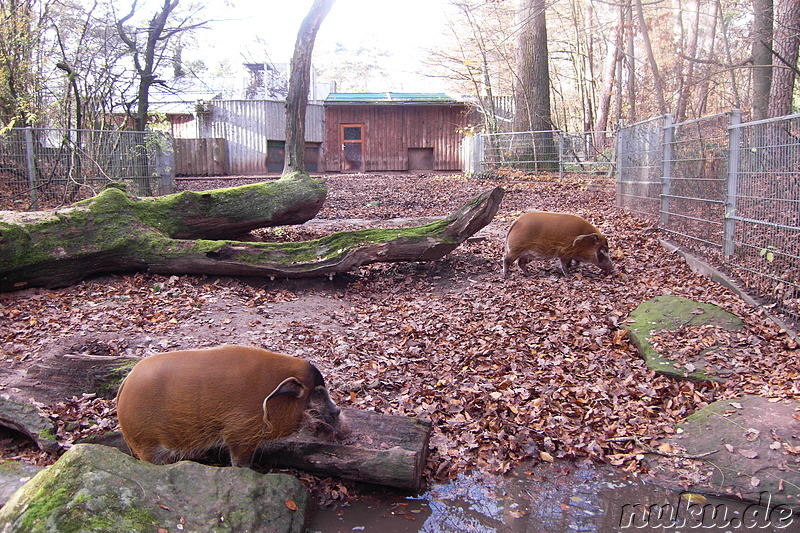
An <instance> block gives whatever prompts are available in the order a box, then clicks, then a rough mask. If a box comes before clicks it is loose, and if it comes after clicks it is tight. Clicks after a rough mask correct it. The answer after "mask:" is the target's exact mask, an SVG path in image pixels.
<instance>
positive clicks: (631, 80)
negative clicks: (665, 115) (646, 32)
mask: <svg viewBox="0 0 800 533" xmlns="http://www.w3.org/2000/svg"><path fill="white" fill-rule="evenodd" d="M632 1H633V0H627V2H626V3H625V5H624V7H623V9H624V10H625V26H626V27H627V29H628V33H627V41H626V43H625V61H626V63H625V64H626V66H627V67H628V87H627V92H628V121H629V122H631V123H634V122H636V51H635V48H634V45H633V37H634V34H633V6H632V5H631V2H632ZM621 98H622V95H621V94H620V100H619V102H617V103H618V105H619V112H620V118H622V100H621Z"/></svg>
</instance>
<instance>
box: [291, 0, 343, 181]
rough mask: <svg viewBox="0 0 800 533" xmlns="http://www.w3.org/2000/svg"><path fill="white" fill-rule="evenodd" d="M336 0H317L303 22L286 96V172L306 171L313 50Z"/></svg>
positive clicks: (293, 57)
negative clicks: (307, 116)
mask: <svg viewBox="0 0 800 533" xmlns="http://www.w3.org/2000/svg"><path fill="white" fill-rule="evenodd" d="M335 1H336V0H314V3H313V4H312V6H311V9H309V11H308V14H307V15H306V17H305V18H304V19H303V22H302V23H301V24H300V30H299V31H298V32H297V40H296V41H295V47H294V55H293V56H292V62H291V64H290V67H289V69H290V73H289V94H288V95H287V96H286V159H285V162H284V167H283V174H284V175H288V174H291V173H293V172H300V173H305V172H306V164H305V146H306V106H307V105H308V90H309V85H310V83H311V54H312V52H313V51H314V41H315V40H316V38H317V31H319V27H320V26H321V25H322V21H323V20H325V17H326V16H327V15H328V12H329V11H330V10H331V8H332V7H333V3H334V2H335Z"/></svg>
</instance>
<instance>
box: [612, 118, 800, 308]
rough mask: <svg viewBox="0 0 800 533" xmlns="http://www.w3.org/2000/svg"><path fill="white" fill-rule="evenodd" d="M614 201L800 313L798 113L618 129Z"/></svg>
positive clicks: (756, 291)
mask: <svg viewBox="0 0 800 533" xmlns="http://www.w3.org/2000/svg"><path fill="white" fill-rule="evenodd" d="M618 143H619V145H618V146H619V147H618V150H619V152H620V157H619V167H618V175H617V193H618V194H617V205H618V206H619V207H622V208H623V209H627V210H631V211H635V212H637V213H639V214H640V215H641V216H643V217H646V218H650V219H652V220H654V221H656V220H657V221H658V223H659V227H660V229H662V230H663V231H665V232H666V233H667V234H668V236H669V238H670V240H674V241H676V242H678V243H679V244H681V245H683V246H685V247H687V248H688V249H690V250H692V251H693V252H694V253H696V254H697V255H700V256H702V257H704V258H705V259H706V260H708V261H709V262H711V263H712V264H715V265H717V266H718V267H722V268H723V269H725V270H727V271H728V272H729V273H730V274H732V275H733V276H734V277H736V278H738V279H739V281H740V282H741V283H742V284H743V285H744V286H745V287H746V288H747V289H748V290H750V291H751V292H752V293H753V294H755V295H758V296H760V297H761V298H762V299H764V300H766V301H768V302H771V303H772V304H774V305H776V306H778V307H779V308H780V309H781V310H782V311H783V312H785V313H787V314H788V315H790V316H791V317H792V318H793V319H794V320H795V321H800V115H791V116H787V117H779V118H775V119H769V120H764V121H759V122H749V123H744V124H743V123H741V115H740V113H739V111H738V110H734V111H732V112H730V113H725V114H720V115H714V116H710V117H703V118H701V119H697V120H692V121H687V122H683V123H679V124H673V123H672V122H671V118H670V117H669V116H668V115H667V116H664V117H658V118H656V119H653V120H650V121H646V122H641V123H638V124H634V125H632V126H629V127H626V128H623V129H622V130H620V132H619V137H618Z"/></svg>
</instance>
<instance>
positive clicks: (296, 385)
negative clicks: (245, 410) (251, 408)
mask: <svg viewBox="0 0 800 533" xmlns="http://www.w3.org/2000/svg"><path fill="white" fill-rule="evenodd" d="M305 390H306V388H305V386H304V385H303V384H302V383H301V382H300V380H299V379H297V378H296V377H294V376H292V377H288V378H286V379H284V380H283V381H281V382H280V384H279V385H278V386H277V387H275V390H274V391H272V392H270V393H269V395H268V396H267V397H266V398H264V403H265V404H266V403H267V400H269V399H270V398H274V397H275V396H280V395H282V394H288V395H289V396H294V397H295V398H300V397H301V396H303V393H304V392H305Z"/></svg>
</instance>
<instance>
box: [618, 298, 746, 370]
mask: <svg viewBox="0 0 800 533" xmlns="http://www.w3.org/2000/svg"><path fill="white" fill-rule="evenodd" d="M709 325H710V326H716V327H719V328H722V329H724V330H738V329H741V328H742V326H743V323H742V319H741V318H739V317H738V316H736V315H734V314H731V313H729V312H727V311H725V310H724V309H722V308H720V307H718V306H716V305H713V304H704V303H700V302H696V301H694V300H690V299H688V298H682V297H680V296H673V295H664V296H658V297H656V298H653V299H651V300H647V301H646V302H644V303H642V304H641V305H639V307H637V308H636V309H634V310H633V311H632V312H631V314H630V316H629V323H628V325H627V326H626V328H625V329H627V331H628V335H629V336H630V339H631V341H632V342H633V344H634V345H635V346H636V347H637V349H638V350H639V353H640V354H641V355H642V357H643V358H644V360H645V362H646V363H647V366H648V367H649V368H650V369H652V370H654V371H655V372H658V373H659V374H663V375H666V376H670V377H673V378H688V379H693V380H698V381H709V380H720V379H722V377H721V375H720V374H718V373H717V370H716V369H715V368H714V366H713V363H711V362H710V361H709V360H706V359H705V358H704V357H703V353H701V354H699V355H698V356H697V357H695V358H693V359H692V361H691V362H690V364H691V366H688V367H684V366H681V365H679V364H677V363H676V362H675V361H673V360H670V359H669V358H667V357H664V356H663V355H662V354H661V353H659V352H658V351H656V349H655V347H654V346H653V344H652V337H653V334H654V333H655V332H656V331H659V330H670V331H677V330H679V329H680V328H683V327H687V326H709ZM712 351H713V348H709V350H707V351H706V352H712Z"/></svg>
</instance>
